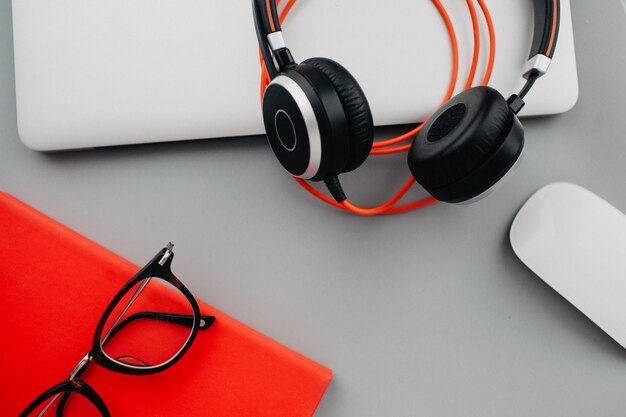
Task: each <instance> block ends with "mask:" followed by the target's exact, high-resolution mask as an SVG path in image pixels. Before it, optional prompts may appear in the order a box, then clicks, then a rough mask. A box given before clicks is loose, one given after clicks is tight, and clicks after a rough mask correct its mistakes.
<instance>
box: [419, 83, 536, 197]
mask: <svg viewBox="0 0 626 417" xmlns="http://www.w3.org/2000/svg"><path fill="white" fill-rule="evenodd" d="M523 144H524V135H523V130H522V127H521V124H520V123H519V121H518V120H517V117H516V116H515V114H514V113H513V112H512V111H511V109H510V108H509V106H508V104H507V102H506V100H505V99H504V97H502V95H501V94H500V93H499V92H498V91H496V90H494V89H493V88H490V87H474V88H472V89H470V90H467V91H464V92H462V93H460V94H458V95H457V96H456V97H454V98H452V99H451V100H450V101H448V102H447V103H446V104H445V105H444V106H442V107H441V108H440V109H439V110H437V111H436V112H435V113H434V114H433V115H432V116H431V117H430V118H429V120H428V121H427V122H426V124H425V125H424V127H423V128H422V130H421V131H420V133H419V135H418V136H417V137H416V138H415V140H414V141H413V145H412V146H411V150H410V152H409V168H410V169H411V173H412V174H413V176H414V177H415V179H416V180H417V182H419V183H420V184H421V185H422V186H423V187H424V188H425V189H426V190H428V191H429V192H430V193H431V194H432V195H433V196H434V197H436V198H438V199H440V200H443V201H448V202H461V201H465V200H469V199H471V198H473V197H475V196H477V195H479V194H481V193H482V192H484V191H486V190H487V189H488V188H490V187H491V186H492V185H493V184H495V183H496V182H497V181H498V180H499V179H500V178H502V176H504V174H505V173H506V172H507V171H508V170H509V169H510V168H511V166H512V165H513V163H514V162H515V161H516V160H517V158H518V157H519V155H520V153H521V150H522V148H523Z"/></svg>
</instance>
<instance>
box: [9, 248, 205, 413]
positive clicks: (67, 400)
mask: <svg viewBox="0 0 626 417" xmlns="http://www.w3.org/2000/svg"><path fill="white" fill-rule="evenodd" d="M173 247H174V245H173V244H171V243H168V244H167V246H166V247H165V248H163V249H162V250H161V251H160V252H159V253H157V254H156V255H155V257H154V258H152V260H151V261H150V262H149V263H148V264H147V265H146V266H144V267H143V268H142V269H141V270H140V271H139V272H138V273H137V274H136V275H135V276H134V277H132V278H131V280H130V281H128V283H127V284H126V285H124V287H123V288H122V289H121V290H120V292H119V293H118V294H117V295H116V296H115V298H113V300H112V301H111V303H110V304H109V306H108V307H107V309H106V310H105V311H104V314H103V315H102V317H101V318H100V321H99V322H98V326H97V327H96V332H95V335H94V338H93V346H92V348H91V351H90V352H89V353H87V355H85V357H84V358H83V359H81V361H80V362H79V363H78V365H76V367H75V368H74V370H73V371H72V372H71V373H70V376H69V378H68V379H67V380H66V381H64V382H62V383H60V384H58V385H55V386H54V387H52V388H50V389H49V390H47V391H46V392H44V393H43V394H41V395H40V396H39V397H37V399H35V401H33V402H32V403H31V404H30V405H29V406H28V407H27V408H26V409H25V410H24V411H23V412H22V414H20V417H35V416H37V417H42V416H46V417H48V416H50V417H52V416H53V415H54V412H53V410H56V416H57V417H75V416H80V417H91V416H102V417H110V413H109V411H108V410H107V407H106V405H105V404H104V401H102V398H100V396H99V395H98V394H97V393H96V392H95V391H94V390H93V388H91V387H90V386H89V385H87V384H86V383H85V382H84V381H83V380H81V379H80V377H81V376H82V375H83V373H84V372H85V370H86V369H87V367H88V365H89V364H90V363H91V362H95V363H97V364H98V365H100V366H102V367H104V368H107V369H110V370H112V371H115V372H120V373H123V374H130V375H148V374H154V373H157V372H161V371H164V370H165V369H167V368H169V367H170V366H172V365H174V364H175V363H176V362H178V361H179V360H180V358H181V357H182V356H183V355H184V354H185V352H187V349H189V347H190V346H191V344H192V343H193V341H194V339H195V338H196V335H197V334H198V330H206V329H208V328H209V327H211V325H212V324H213V323H214V322H215V317H213V316H202V315H200V309H199V307H198V303H197V301H196V300H195V299H194V298H193V296H192V295H191V293H190V292H189V290H187V288H185V286H184V285H183V284H182V283H181V282H180V281H179V280H178V278H176V277H175V276H174V274H173V273H172V270H171V265H172V260H173V258H174V252H173V251H172V248H173ZM155 307H156V308H155ZM155 309H156V310H158V311H153V310H155ZM54 406H56V407H54Z"/></svg>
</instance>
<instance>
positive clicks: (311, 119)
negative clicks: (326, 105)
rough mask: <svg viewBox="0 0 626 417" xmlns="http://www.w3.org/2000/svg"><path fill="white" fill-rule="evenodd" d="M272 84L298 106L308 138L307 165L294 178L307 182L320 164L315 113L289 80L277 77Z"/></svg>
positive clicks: (295, 84) (320, 151)
mask: <svg viewBox="0 0 626 417" xmlns="http://www.w3.org/2000/svg"><path fill="white" fill-rule="evenodd" d="M272 84H277V85H280V86H281V87H282V88H284V89H285V90H287V92H289V94H290V95H291V97H293V99H294V101H295V102H296V104H297V105H298V109H299V110H300V113H301V114H302V118H303V119H304V124H305V126H306V130H307V135H308V137H309V164H308V166H307V168H306V170H305V171H304V172H303V173H302V174H300V175H296V177H298V178H302V179H304V180H309V179H311V178H313V177H314V176H315V174H317V172H318V171H319V169H320V165H321V163H322V135H321V133H320V127H319V125H318V124H317V117H315V111H314V110H313V106H311V102H310V101H309V99H308V97H307V96H306V93H305V92H304V90H302V88H301V87H300V86H299V85H298V83H296V82H295V81H294V80H292V79H291V78H289V77H287V76H285V75H279V76H278V77H276V78H274V79H273V80H272Z"/></svg>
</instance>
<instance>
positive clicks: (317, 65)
mask: <svg viewBox="0 0 626 417" xmlns="http://www.w3.org/2000/svg"><path fill="white" fill-rule="evenodd" d="M263 121H264V124H265V130H266V132H267V137H268V140H269V143H270V146H271V147H272V150H273V151H274V154H275V155H276V157H277V158H278V160H279V161H280V163H281V164H282V165H283V167H284V168H285V169H287V170H288V171H289V172H290V173H291V174H292V175H294V176H298V177H300V178H303V179H308V180H312V181H318V180H326V179H329V178H331V177H333V176H336V175H339V174H341V173H343V172H348V171H351V170H353V169H355V168H356V167H358V166H359V165H361V164H362V163H363V161H365V159H366V158H367V156H368V155H369V153H370V150H371V148H372V143H373V139H374V128H373V121H372V115H371V112H370V109H369V105H368V103H367V99H366V98H365V95H364V94H363V91H362V90H361V87H359V85H358V83H357V82H356V80H355V79H354V78H353V77H352V76H351V75H350V73H349V72H348V71H347V70H346V69H345V68H343V67H342V66H341V65H339V64H338V63H336V62H334V61H332V60H330V59H325V58H313V59H309V60H307V61H304V62H303V63H301V64H299V65H297V66H295V67H294V68H290V69H287V70H285V71H283V72H281V73H280V74H279V75H278V76H277V77H276V78H274V79H273V80H272V82H271V83H270V85H269V86H268V87H267V89H266V90H265V94H264V95H263Z"/></svg>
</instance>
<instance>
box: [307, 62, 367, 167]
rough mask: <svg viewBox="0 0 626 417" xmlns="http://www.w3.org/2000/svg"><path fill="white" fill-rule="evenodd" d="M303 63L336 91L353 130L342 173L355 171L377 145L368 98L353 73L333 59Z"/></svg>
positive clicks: (351, 130) (350, 129) (350, 128)
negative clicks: (317, 72)
mask: <svg viewBox="0 0 626 417" xmlns="http://www.w3.org/2000/svg"><path fill="white" fill-rule="evenodd" d="M302 64H308V65H311V66H313V67H315V68H317V69H318V70H320V71H321V72H322V73H323V74H324V75H325V76H326V77H327V78H328V79H329V80H330V82H331V83H332V84H333V86H334V87H335V89H336V90H337V94H338V95H339V99H340V100H341V104H342V106H343V109H344V111H345V113H346V119H347V120H348V125H349V131H350V154H349V157H348V161H347V164H346V168H345V169H344V171H343V172H349V171H352V170H354V169H356V168H357V167H359V166H360V165H361V164H362V163H363V162H365V160H366V159H367V157H368V156H369V154H370V151H371V150H372V144H373V142H374V121H373V119H372V112H371V110H370V107H369V104H368V102H367V98H366V97H365V94H364V93H363V90H362V89H361V87H360V86H359V84H358V83H357V81H356V79H355V78H354V77H353V76H352V74H350V73H349V72H348V70H347V69H345V68H344V67H342V66H341V65H340V64H339V63H337V62H335V61H333V60H332V59H328V58H309V59H307V60H306V61H304V62H302Z"/></svg>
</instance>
